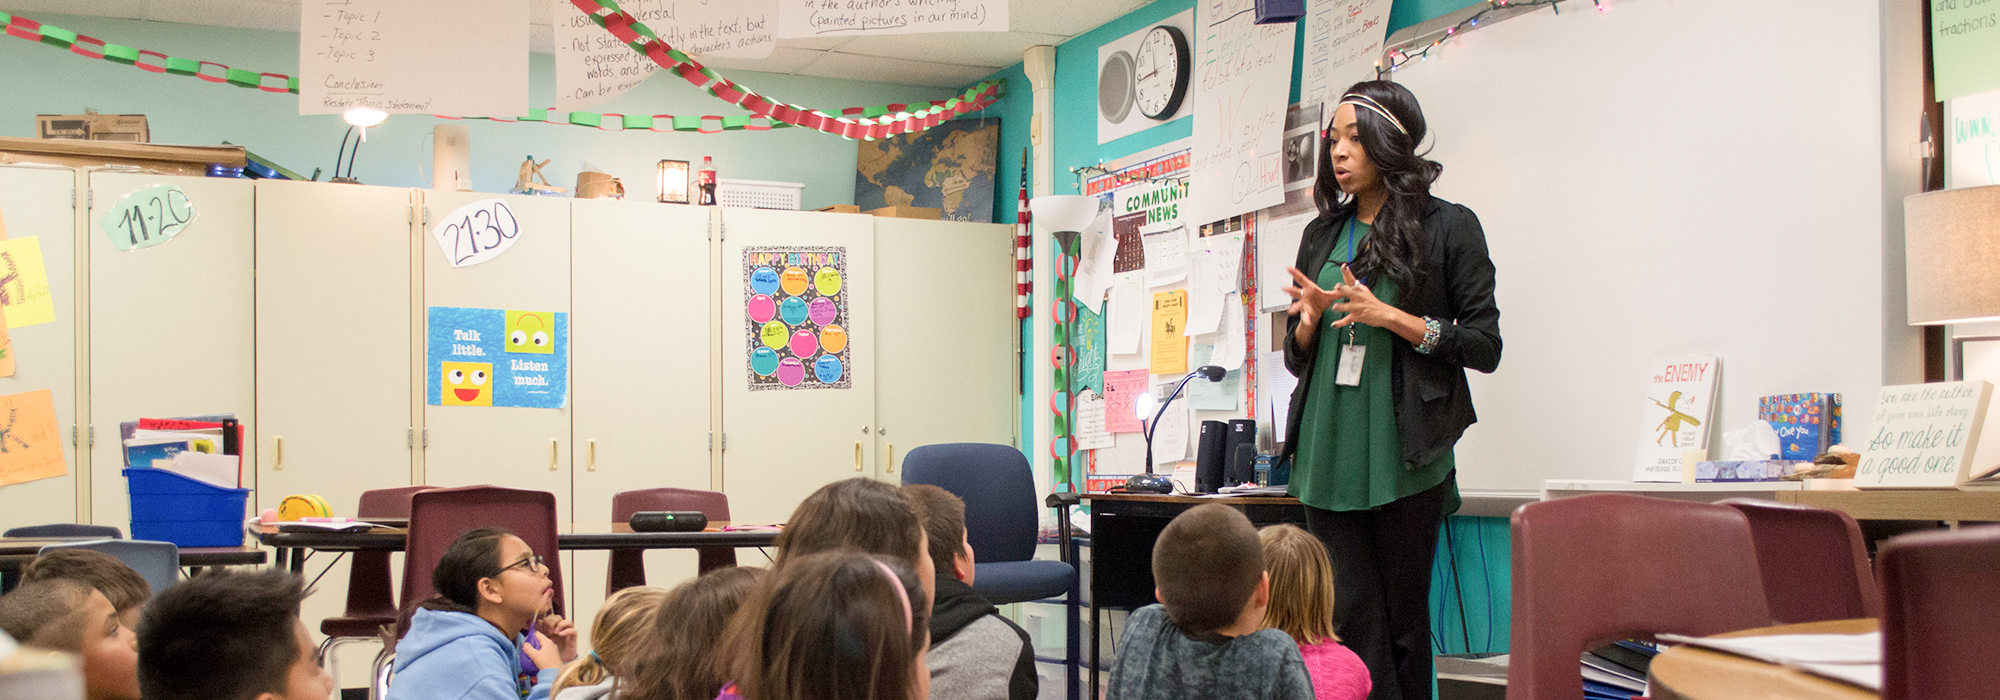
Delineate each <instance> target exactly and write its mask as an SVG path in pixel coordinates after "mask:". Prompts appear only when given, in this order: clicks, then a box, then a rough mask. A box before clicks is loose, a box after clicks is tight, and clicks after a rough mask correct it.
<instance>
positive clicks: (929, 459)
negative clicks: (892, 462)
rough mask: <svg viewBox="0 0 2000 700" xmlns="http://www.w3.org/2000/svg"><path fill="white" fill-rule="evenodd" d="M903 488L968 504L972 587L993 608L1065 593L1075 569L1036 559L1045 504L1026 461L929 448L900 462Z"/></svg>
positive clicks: (992, 448)
mask: <svg viewBox="0 0 2000 700" xmlns="http://www.w3.org/2000/svg"><path fill="white" fill-rule="evenodd" d="M903 483H905V484H930V485H932V486H936V487H938V488H942V489H944V490H946V491H950V492H951V493H952V495H954V496H958V497H959V498H962V499H965V535H966V539H967V540H969V541H971V542H972V551H973V556H974V557H975V558H976V560H975V561H974V562H973V566H974V575H973V582H972V589H973V590H974V591H978V592H979V594H980V595H983V596H986V599H987V600H989V601H992V602H993V604H994V605H1005V604H1007V603H1022V602H1027V601H1030V600H1042V599H1044V598H1055V597H1058V596H1061V595H1064V594H1066V593H1068V592H1069V590H1070V582H1071V581H1073V580H1075V578H1076V567H1075V566H1072V565H1070V564H1067V563H1064V562H1060V561H1048V560H1037V559H1035V542H1036V530H1037V529H1038V527H1039V520H1040V519H1039V517H1038V516H1039V514H1038V513H1037V512H1036V511H1037V509H1039V508H1040V507H1041V499H1040V498H1038V497H1037V496H1036V494H1035V477H1034V474H1033V473H1032V472H1030V471H1029V467H1028V458H1027V457H1025V456H1023V455H1022V454H1021V451H1020V450H1017V449H1014V448H1013V447H1012V446H1009V445H985V444H979V443H971V442H959V443H950V444H944V445H925V446H923V447H919V448H916V449H914V450H910V453H909V454H908V455H906V456H905V457H904V458H903Z"/></svg>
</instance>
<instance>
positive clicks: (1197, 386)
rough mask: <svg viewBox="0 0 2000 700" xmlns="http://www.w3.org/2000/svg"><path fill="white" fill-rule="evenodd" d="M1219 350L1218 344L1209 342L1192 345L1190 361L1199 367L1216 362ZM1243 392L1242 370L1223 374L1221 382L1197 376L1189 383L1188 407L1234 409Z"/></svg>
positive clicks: (1189, 354)
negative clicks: (1209, 343) (1238, 397)
mask: <svg viewBox="0 0 2000 700" xmlns="http://www.w3.org/2000/svg"><path fill="white" fill-rule="evenodd" d="M1237 342H1238V343H1241V342H1242V339H1241V338H1238V339H1237ZM1217 350H1218V348H1217V347H1216V346H1214V345H1208V344H1201V345H1195V346H1193V347H1190V348H1188V363H1189V364H1193V365H1195V366H1197V367H1199V366H1201V365H1209V364H1215V363H1214V357H1215V355H1216V354H1217ZM1242 393H1243V373H1242V372H1240V371H1234V370H1232V371H1230V372H1229V373H1228V374H1224V375H1222V381H1219V382H1211V381H1208V378H1206V377H1196V378H1195V379H1194V381H1190V382H1188V385H1187V400H1188V408H1192V409H1194V410H1197V411H1234V410H1236V406H1237V399H1236V397H1237V396H1238V395H1240V394H1242Z"/></svg>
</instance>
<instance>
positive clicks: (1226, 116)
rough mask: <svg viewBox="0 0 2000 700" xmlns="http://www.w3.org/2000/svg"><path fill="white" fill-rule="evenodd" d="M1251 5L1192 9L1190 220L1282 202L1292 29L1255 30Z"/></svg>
mask: <svg viewBox="0 0 2000 700" xmlns="http://www.w3.org/2000/svg"><path fill="white" fill-rule="evenodd" d="M1253 7H1254V3H1253V2H1252V1H1251V0H1218V1H1216V2H1207V3H1202V4H1201V5H1199V6H1197V7H1196V8H1195V22H1196V25H1197V26H1196V29H1195V31H1196V38H1195V42H1194V52H1195V57H1194V87H1193V88H1191V89H1190V90H1189V92H1190V94H1189V95H1188V99H1189V100H1191V101H1193V102H1194V185H1193V188H1192V189H1193V191H1194V197H1193V201H1192V202H1191V206H1190V207H1189V208H1190V209H1191V210H1192V211H1191V212H1190V216H1189V218H1190V219H1191V220H1192V221H1193V222H1195V223H1196V224H1205V223H1209V222H1213V221H1220V220H1222V219H1226V218H1229V217H1232V216H1235V215H1237V214H1242V213H1245V212H1252V211H1256V210H1258V209H1263V208H1265V207H1272V206H1277V205H1279V204H1283V203H1284V202H1285V189H1284V187H1285V180H1284V157H1283V145H1284V135H1285V99H1286V97H1287V95H1288V94H1289V93H1290V92H1291V84H1290V83H1291V79H1292V34H1293V25H1292V24H1290V23H1285V24H1265V25H1259V24H1254V23H1253V22H1254V19H1255V17H1254V14H1255V13H1253V12H1252V11H1251V10H1252V9H1253Z"/></svg>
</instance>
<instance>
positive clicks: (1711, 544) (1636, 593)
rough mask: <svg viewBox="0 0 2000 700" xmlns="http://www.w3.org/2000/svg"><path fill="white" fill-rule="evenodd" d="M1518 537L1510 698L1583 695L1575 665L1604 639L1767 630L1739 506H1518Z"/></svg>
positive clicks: (1625, 502) (1643, 502) (1660, 502)
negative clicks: (1662, 633)
mask: <svg viewBox="0 0 2000 700" xmlns="http://www.w3.org/2000/svg"><path fill="white" fill-rule="evenodd" d="M1513 536H1514V546H1513V550H1514V561H1513V569H1514V574H1513V581H1514V585H1513V596H1514V602H1513V620H1514V624H1513V631H1512V635H1511V641H1510V651H1511V652H1512V655H1513V656H1512V658H1511V659H1510V661H1509V663H1508V668H1509V670H1508V673H1507V698H1508V700H1558V699H1560V700H1576V699H1578V698H1582V697H1583V675H1582V672H1581V671H1580V670H1579V667H1580V664H1579V663H1578V662H1577V658H1578V657H1579V656H1580V655H1581V654H1582V653H1583V652H1585V651H1587V650H1590V649H1593V648H1596V647H1598V646H1600V645H1603V644H1606V643H1608V642H1613V641H1617V640H1620V639H1632V638H1638V639H1651V638H1652V636H1653V635H1654V634H1656V633H1661V632H1671V633H1674V634H1684V635H1693V636H1707V635H1711V634H1719V633H1722V632H1728V631H1732V630H1740V629H1749V628H1752V627H1763V626H1767V625H1769V624H1771V614H1770V611H1769V609H1768V608H1766V607H1765V604H1764V584H1763V581H1761V580H1759V578H1758V575H1757V550H1756V546H1755V545H1754V544H1753V543H1752V541H1751V538H1750V524H1749V522H1748V521H1746V520H1745V519H1744V517H1743V514H1742V513H1740V512H1738V511H1737V510H1736V509H1734V508H1730V507H1728V506H1718V505H1710V504H1706V503H1688V502H1684V501H1671V500H1666V499H1660V498H1647V497H1644V496H1633V495H1627V494H1593V495H1589V496H1579V497H1576V498H1564V499H1560V500H1554V501H1542V502H1538V503H1529V504H1527V505H1524V506H1521V507H1520V508H1517V509H1515V510H1514V518H1513Z"/></svg>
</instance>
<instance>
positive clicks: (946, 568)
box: [903, 484, 966, 578]
mask: <svg viewBox="0 0 2000 700" xmlns="http://www.w3.org/2000/svg"><path fill="white" fill-rule="evenodd" d="M903 495H904V496H906V497H908V498H909V499H910V502H911V503H914V504H916V507H917V511H918V512H919V513H922V514H923V518H924V543H925V546H927V547H929V549H930V553H931V564H932V566H933V568H935V569H936V570H937V575H938V578H953V577H954V576H955V573H954V571H953V569H952V561H953V560H955V559H957V558H958V556H959V555H960V554H963V553H964V552H965V546H966V544H965V499H962V498H959V497H957V496H954V495H952V493H951V492H950V491H946V490H944V489H942V488H938V487H936V486H932V485H930V484H910V485H907V486H904V487H903Z"/></svg>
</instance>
